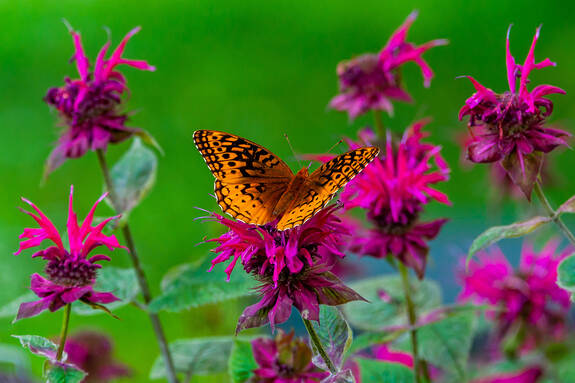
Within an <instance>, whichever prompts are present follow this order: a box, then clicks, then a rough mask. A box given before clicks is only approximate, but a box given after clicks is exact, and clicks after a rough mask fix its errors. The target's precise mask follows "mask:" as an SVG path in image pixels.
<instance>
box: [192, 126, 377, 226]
mask: <svg viewBox="0 0 575 383" xmlns="http://www.w3.org/2000/svg"><path fill="white" fill-rule="evenodd" d="M194 143H195V144H196V148H197V149H198V150H199V151H200V153H201V155H202V156H203V157H204V161H205V162H206V164H207V165H208V167H209V168H210V170H211V171H212V173H213V175H214V177H215V178H216V181H215V184H214V191H215V194H216V198H217V200H218V204H219V205H220V207H221V208H222V210H223V211H224V212H225V213H227V214H229V215H231V216H232V217H234V218H236V219H237V220H239V221H242V222H245V223H250V224H256V225H265V224H267V223H270V222H274V221H276V220H277V225H276V227H277V229H278V230H286V229H290V228H293V227H295V226H298V225H301V224H303V223H304V222H305V221H307V220H308V219H310V218H311V217H313V216H314V215H315V214H316V213H317V212H318V211H320V210H321V209H322V208H323V207H324V206H325V205H326V204H327V203H328V202H329V201H330V200H331V199H332V198H333V196H334V195H335V193H337V191H338V190H339V189H340V188H342V187H343V186H344V185H345V184H347V183H348V182H349V181H350V180H351V179H352V178H353V177H355V176H356V175H357V174H358V173H359V172H361V171H362V170H363V169H364V168H365V167H366V166H367V165H368V164H369V163H370V162H371V161H372V160H373V159H374V158H375V157H376V156H377V154H378V153H379V149H378V148H377V147H364V148H359V149H355V150H351V151H349V152H347V153H344V154H341V155H339V156H337V157H335V158H333V159H332V160H330V161H328V162H326V163H324V164H323V165H321V166H320V167H319V168H318V169H317V170H315V171H314V172H313V173H311V174H309V172H308V168H306V167H304V168H303V169H301V170H300V171H299V172H297V173H296V174H293V172H292V170H291V169H290V168H289V166H288V165H287V164H286V163H285V162H284V161H282V160H281V159H280V158H279V157H278V156H276V155H275V154H273V153H272V152H270V151H269V150H267V149H266V148H264V147H263V146H260V145H258V144H256V143H254V142H252V141H249V140H247V139H245V138H242V137H239V136H236V135H235V134H231V133H225V132H218V131H214V130H197V131H195V132H194Z"/></svg>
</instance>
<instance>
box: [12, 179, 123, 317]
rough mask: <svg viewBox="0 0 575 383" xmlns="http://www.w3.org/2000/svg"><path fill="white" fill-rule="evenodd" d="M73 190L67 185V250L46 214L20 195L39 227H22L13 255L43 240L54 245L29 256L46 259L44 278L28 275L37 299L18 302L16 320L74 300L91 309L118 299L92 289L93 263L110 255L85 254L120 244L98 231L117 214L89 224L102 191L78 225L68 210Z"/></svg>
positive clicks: (55, 308) (70, 208)
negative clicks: (30, 209)
mask: <svg viewBox="0 0 575 383" xmlns="http://www.w3.org/2000/svg"><path fill="white" fill-rule="evenodd" d="M73 190H74V189H73V187H71V188H70V204H69V209H68V222H67V231H68V243H69V250H67V249H66V248H65V247H64V244H63V241H62V237H61V236H60V233H59V232H58V230H57V229H56V227H55V226H54V224H53V223H52V222H51V221H50V220H49V219H48V217H46V216H45V215H44V213H42V211H40V209H38V208H37V207H36V205H34V204H33V203H32V202H30V201H28V200H27V199H25V198H22V200H23V201H24V202H26V203H27V204H28V205H30V206H31V207H32V208H33V209H34V211H35V213H31V212H28V211H25V210H24V213H26V214H28V215H29V216H31V217H32V218H34V220H35V221H36V222H37V223H38V225H39V226H40V227H38V228H27V229H24V232H23V233H22V234H21V235H20V238H21V239H23V240H22V242H20V247H19V249H18V251H17V252H16V253H14V254H15V255H18V254H20V252H22V251H23V250H25V249H29V248H32V247H37V246H40V245H41V244H42V242H44V240H46V239H48V240H50V241H52V242H53V243H54V245H55V246H50V247H48V248H46V249H44V250H39V251H37V252H36V253H34V254H33V255H32V257H33V258H36V257H41V258H42V259H44V260H46V261H48V263H47V264H46V268H45V269H44V271H45V273H46V275H47V276H48V278H47V279H46V278H44V277H42V276H40V275H39V274H33V275H32V282H31V287H30V288H31V289H32V291H33V292H34V293H35V294H36V295H37V296H38V297H40V298H41V299H40V300H38V301H35V302H26V303H22V304H21V305H20V309H19V310H18V315H17V317H16V319H22V318H27V317H32V316H35V315H38V314H40V313H41V312H42V311H44V310H50V311H52V312H53V311H56V310H58V309H60V308H62V307H63V306H65V305H67V304H70V303H72V302H75V301H77V300H79V301H81V302H83V303H86V304H89V305H90V306H92V307H94V308H103V306H101V305H102V304H106V303H111V302H114V301H117V300H118V298H117V297H115V296H114V294H112V293H107V292H96V291H94V284H95V282H96V278H97V275H98V269H100V268H101V267H102V266H101V265H99V264H97V262H99V261H109V260H110V257H108V256H107V255H103V254H97V255H92V256H89V255H90V253H91V252H92V251H93V250H94V249H96V248H98V247H100V246H106V247H107V248H108V249H109V250H113V249H115V248H119V247H122V246H120V244H119V243H118V240H117V239H116V237H115V236H113V235H110V236H107V235H105V234H103V233H102V230H103V229H104V227H105V226H106V225H107V224H108V223H109V222H110V221H111V220H113V219H116V218H118V217H111V218H107V219H105V220H103V221H102V222H101V223H99V224H97V225H96V226H92V223H93V220H94V212H95V211H96V207H97V206H98V204H99V203H100V202H101V201H102V200H103V199H104V198H105V197H106V194H104V195H102V196H101V197H100V198H99V199H98V200H97V201H96V203H95V204H94V206H93V207H92V209H91V210H90V212H89V213H88V215H87V216H86V219H84V222H83V223H82V225H81V226H79V225H78V222H77V217H76V213H74V211H73V209H72V200H73Z"/></svg>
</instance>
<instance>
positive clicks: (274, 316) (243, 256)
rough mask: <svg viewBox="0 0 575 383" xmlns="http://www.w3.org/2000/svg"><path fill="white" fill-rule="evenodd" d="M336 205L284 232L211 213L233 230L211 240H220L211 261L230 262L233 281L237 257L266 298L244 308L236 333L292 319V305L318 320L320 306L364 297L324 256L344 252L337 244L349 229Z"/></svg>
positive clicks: (215, 262)
mask: <svg viewBox="0 0 575 383" xmlns="http://www.w3.org/2000/svg"><path fill="white" fill-rule="evenodd" d="M336 209H337V205H332V206H330V207H328V208H325V209H323V210H322V211H320V212H319V213H317V214H316V215H315V216H314V217H313V218H311V219H310V220H308V221H307V222H305V223H304V224H303V225H301V226H298V227H295V228H293V229H290V230H286V231H278V230H277V229H275V228H273V227H272V226H270V225H265V226H257V225H251V224H246V223H242V222H236V221H233V220H230V219H227V218H224V217H222V216H220V215H218V214H213V215H212V218H213V219H215V220H217V221H218V222H219V223H221V224H222V225H224V226H226V227H227V228H228V229H229V231H228V232H226V233H225V234H223V235H221V236H220V237H218V238H214V239H210V240H209V242H216V243H218V244H219V246H217V247H216V248H215V249H213V250H212V251H213V252H215V253H217V254H218V255H217V257H216V258H214V260H213V261H212V265H213V266H215V265H216V264H218V263H222V262H227V261H229V260H231V261H230V263H229V265H228V266H227V267H226V273H227V274H228V279H229V277H230V274H231V272H232V270H233V269H234V267H235V265H236V263H237V262H238V260H239V261H240V262H241V264H242V266H243V268H244V270H245V271H246V272H247V273H251V274H252V275H253V276H254V277H255V278H256V279H257V280H258V281H259V282H260V283H261V285H260V286H259V288H258V289H259V292H260V296H261V298H262V299H261V300H260V301H259V302H258V303H256V304H254V305H252V306H249V307H247V308H246V309H245V310H244V312H243V314H242V315H241V317H240V319H239V321H238V326H237V329H236V331H237V332H239V331H241V330H243V329H245V328H251V327H257V326H263V325H264V324H267V323H270V324H271V326H272V328H274V326H275V325H276V324H279V323H283V322H285V321H286V320H288V318H289V316H290V314H291V310H292V306H295V307H296V308H297V309H298V310H299V311H300V313H301V315H302V317H303V318H305V319H310V320H316V321H317V320H318V319H319V305H320V304H326V305H332V306H333V305H339V304H342V303H346V302H349V301H352V300H360V299H363V298H362V297H361V296H360V295H359V294H357V293H356V292H355V291H353V290H351V289H350V288H348V287H346V286H345V285H343V283H342V282H341V281H340V280H339V279H338V278H337V277H336V276H335V275H334V274H332V273H331V272H330V270H329V269H330V268H329V266H327V265H326V262H324V260H323V257H324V256H325V255H326V254H327V253H330V254H331V255H336V256H343V255H344V254H343V253H341V251H340V250H339V248H338V246H337V244H338V243H339V241H340V237H341V236H343V235H348V232H347V230H346V228H345V226H344V225H343V224H342V223H341V221H340V220H339V218H338V217H337V216H336V215H335V214H334V211H335V210H336ZM213 266H212V269H213ZM210 270H211V269H210Z"/></svg>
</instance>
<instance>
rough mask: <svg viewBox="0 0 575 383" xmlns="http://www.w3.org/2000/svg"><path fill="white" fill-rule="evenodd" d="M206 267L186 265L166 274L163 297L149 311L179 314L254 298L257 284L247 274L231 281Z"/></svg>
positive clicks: (235, 277)
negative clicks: (250, 296) (244, 298)
mask: <svg viewBox="0 0 575 383" xmlns="http://www.w3.org/2000/svg"><path fill="white" fill-rule="evenodd" d="M207 269H208V268H207V266H205V264H204V263H203V264H201V265H200V266H194V265H184V266H179V267H178V268H177V271H176V272H170V273H168V274H167V278H166V280H165V282H164V283H162V285H163V293H162V294H161V295H160V296H158V297H157V298H156V299H154V300H153V301H152V302H151V303H150V305H149V309H150V310H151V311H152V312H159V311H162V310H165V311H171V312H179V311H182V310H185V309H190V308H194V307H199V306H203V305H208V304H213V303H218V302H222V301H225V300H229V299H235V298H240V297H245V296H248V295H252V294H254V293H255V292H254V291H253V287H254V286H255V281H254V280H253V279H252V278H249V277H248V276H247V275H246V274H245V273H234V274H233V275H232V277H231V278H230V281H229V282H227V281H226V275H225V274H223V273H221V272H219V271H218V270H214V271H212V272H208V271H207Z"/></svg>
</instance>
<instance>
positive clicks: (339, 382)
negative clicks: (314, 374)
mask: <svg viewBox="0 0 575 383" xmlns="http://www.w3.org/2000/svg"><path fill="white" fill-rule="evenodd" d="M321 383H355V378H354V377H353V373H352V372H351V370H342V371H338V372H337V373H336V374H333V375H330V376H328V377H327V378H325V379H324V380H322V381H321Z"/></svg>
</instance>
